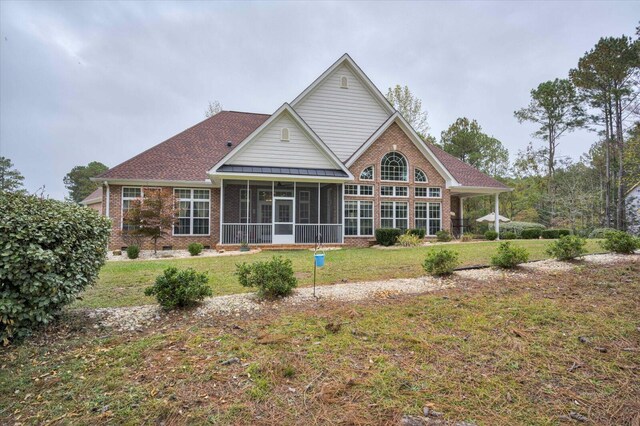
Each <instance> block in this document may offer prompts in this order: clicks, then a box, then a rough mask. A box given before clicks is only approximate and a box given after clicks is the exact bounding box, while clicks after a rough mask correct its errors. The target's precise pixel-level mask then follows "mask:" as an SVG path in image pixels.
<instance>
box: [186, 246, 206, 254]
mask: <svg viewBox="0 0 640 426" xmlns="http://www.w3.org/2000/svg"><path fill="white" fill-rule="evenodd" d="M187 249H188V250H189V254H191V256H197V255H199V254H200V253H202V249H204V246H203V245H202V244H200V243H191V244H189V247H187Z"/></svg>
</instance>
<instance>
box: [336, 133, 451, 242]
mask: <svg viewBox="0 0 640 426" xmlns="http://www.w3.org/2000/svg"><path fill="white" fill-rule="evenodd" d="M394 145H395V146H396V149H395V150H396V152H399V153H400V154H402V155H404V157H405V158H406V159H407V163H408V167H409V182H396V181H394V182H388V181H382V180H381V179H380V161H381V160H382V157H384V155H385V154H387V153H389V152H392V151H393V150H394V149H393V146H394ZM368 166H374V169H375V173H374V180H373V181H361V180H360V173H361V172H362V170H364V169H365V168H366V167H368ZM416 168H419V169H421V170H422V171H424V172H425V174H426V175H427V179H428V183H418V184H416V183H415V182H414V179H413V177H414V170H415V169H416ZM349 170H350V171H351V173H352V174H353V175H354V177H355V181H354V183H356V184H363V185H373V186H374V189H373V196H371V197H363V196H350V195H345V200H373V201H374V207H373V208H374V227H375V228H379V227H380V203H381V202H383V201H402V202H408V210H409V212H408V214H409V227H410V228H413V227H415V223H414V219H415V218H414V216H415V212H414V205H415V202H440V203H442V227H443V229H447V230H448V229H450V226H451V219H450V211H451V207H450V198H451V197H450V193H449V190H448V189H446V188H445V180H444V178H443V177H442V176H441V175H440V174H439V173H438V171H437V170H436V169H435V168H434V167H433V166H432V165H431V163H430V162H429V161H428V160H427V159H426V158H425V157H424V155H423V154H422V152H420V150H419V149H418V148H417V147H416V146H415V145H414V144H413V142H412V141H411V139H409V137H408V136H407V135H406V134H405V133H404V131H403V130H402V129H401V128H400V127H399V126H398V125H397V124H395V123H394V124H392V125H391V126H389V128H388V129H387V130H386V131H385V132H384V133H383V134H382V135H381V136H380V137H379V138H378V140H376V141H375V142H374V143H373V144H372V145H371V146H370V147H369V148H368V149H367V150H366V151H365V152H364V153H363V154H362V155H361V156H360V157H359V158H358V159H357V160H356V161H355V162H354V163H353V165H352V166H351V167H350V168H349ZM386 185H389V186H408V187H409V197H381V196H380V187H381V186H386ZM417 186H425V187H438V188H440V191H441V195H442V198H418V199H416V198H414V188H415V187H417ZM369 239H371V237H348V238H347V237H345V243H347V240H349V243H348V245H358V246H360V245H364V244H368V240H369ZM360 240H363V242H360Z"/></svg>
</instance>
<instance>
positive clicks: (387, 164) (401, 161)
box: [380, 152, 409, 182]
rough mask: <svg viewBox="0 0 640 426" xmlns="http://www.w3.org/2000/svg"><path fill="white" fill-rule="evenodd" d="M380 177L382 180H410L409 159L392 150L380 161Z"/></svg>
mask: <svg viewBox="0 0 640 426" xmlns="http://www.w3.org/2000/svg"><path fill="white" fill-rule="evenodd" d="M380 178H381V179H382V180H400V181H404V182H406V181H408V180H409V179H408V174H407V160H406V159H405V158H404V156H403V155H402V154H399V153H397V152H390V153H388V154H386V155H385V156H384V157H382V161H381V162H380Z"/></svg>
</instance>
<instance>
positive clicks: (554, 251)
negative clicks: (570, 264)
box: [547, 235, 587, 260]
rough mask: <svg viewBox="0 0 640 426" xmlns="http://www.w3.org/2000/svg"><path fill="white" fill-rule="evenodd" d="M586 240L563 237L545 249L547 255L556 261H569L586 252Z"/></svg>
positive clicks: (572, 236)
mask: <svg viewBox="0 0 640 426" xmlns="http://www.w3.org/2000/svg"><path fill="white" fill-rule="evenodd" d="M586 244H587V240H585V239H584V238H580V237H576V236H575V235H563V236H562V237H560V239H558V240H557V241H553V242H552V243H551V244H550V245H549V247H547V253H548V254H549V255H551V256H553V257H555V258H556V259H558V260H571V259H575V258H576V257H580V256H582V255H583V254H585V253H586V252H587V249H586V248H585V245H586Z"/></svg>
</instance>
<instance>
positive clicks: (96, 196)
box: [80, 186, 102, 205]
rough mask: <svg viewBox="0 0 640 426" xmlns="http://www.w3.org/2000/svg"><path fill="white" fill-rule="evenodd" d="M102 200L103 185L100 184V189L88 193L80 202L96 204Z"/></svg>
mask: <svg viewBox="0 0 640 426" xmlns="http://www.w3.org/2000/svg"><path fill="white" fill-rule="evenodd" d="M100 201H102V186H99V187H98V189H96V190H95V191H93V192H92V193H91V194H89V195H87V196H86V197H85V198H84V200H82V201H80V204H84V205H87V204H95V203H99V202H100Z"/></svg>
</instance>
